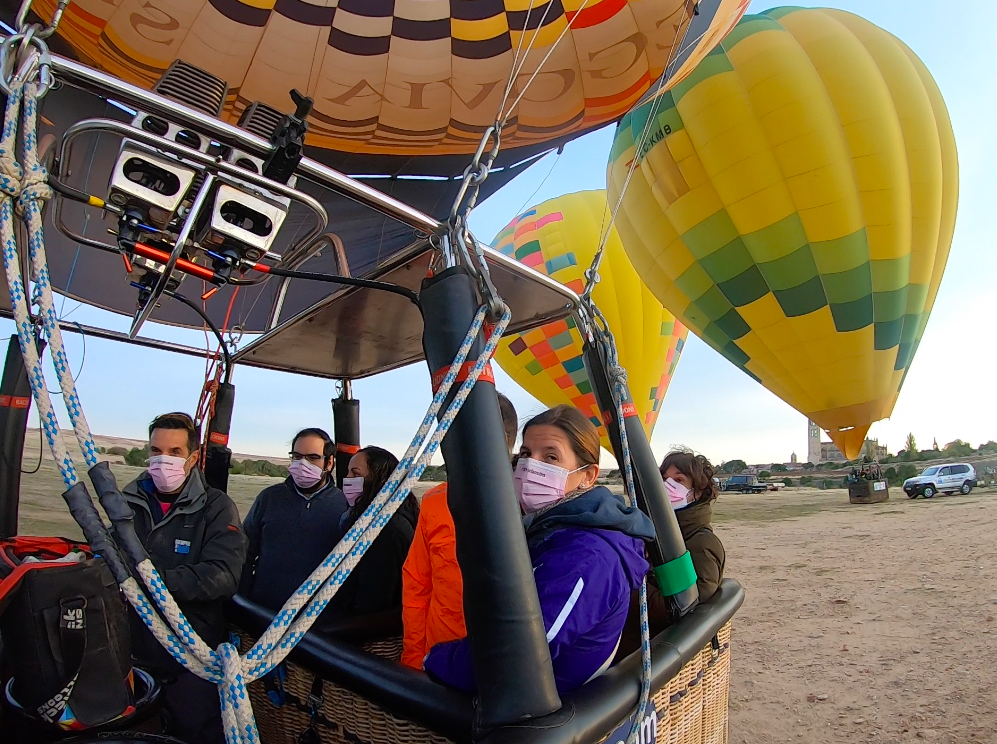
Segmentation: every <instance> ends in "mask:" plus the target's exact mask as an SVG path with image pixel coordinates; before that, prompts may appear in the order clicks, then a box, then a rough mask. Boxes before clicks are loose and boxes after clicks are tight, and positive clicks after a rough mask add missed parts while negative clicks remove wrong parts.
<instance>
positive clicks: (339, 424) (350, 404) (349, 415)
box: [332, 381, 360, 488]
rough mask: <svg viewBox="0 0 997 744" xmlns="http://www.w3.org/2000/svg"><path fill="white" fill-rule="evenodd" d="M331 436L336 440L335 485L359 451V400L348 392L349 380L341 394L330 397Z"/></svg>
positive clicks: (341, 485) (341, 481) (340, 482)
mask: <svg viewBox="0 0 997 744" xmlns="http://www.w3.org/2000/svg"><path fill="white" fill-rule="evenodd" d="M332 427H333V428H332V438H333V439H335V440H336V485H337V486H339V487H340V488H342V487H343V478H345V477H346V476H347V474H348V473H349V472H350V460H351V459H352V458H353V455H355V454H356V453H357V452H359V451H360V401H359V400H357V399H356V398H354V397H353V396H352V394H351V392H350V384H349V381H346V382H345V383H343V394H342V395H340V396H339V397H338V398H333V399H332Z"/></svg>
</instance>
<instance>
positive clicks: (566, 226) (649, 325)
mask: <svg viewBox="0 0 997 744" xmlns="http://www.w3.org/2000/svg"><path fill="white" fill-rule="evenodd" d="M608 216H609V210H608V209H607V205H606V192H605V191H581V192H578V193H576V194H567V195H565V196H560V197H558V198H556V199H551V200H550V201H546V202H544V203H543V204H540V205H539V206H537V207H534V208H532V209H528V210H527V211H525V212H523V213H522V214H521V215H519V216H518V217H516V219H514V220H513V221H512V222H510V223H509V225H508V226H507V227H506V228H505V229H504V230H502V232H500V233H499V234H498V235H497V236H496V237H495V240H494V241H493V242H492V247H493V248H495V249H496V250H499V251H501V252H503V253H505V254H506V255H509V256H514V257H515V258H516V259H518V260H519V261H521V262H523V263H524V264H526V265H527V266H530V267H531V268H533V269H536V270H537V271H540V272H542V273H544V274H546V275H547V276H550V277H551V278H553V279H556V280H557V281H559V282H561V283H562V284H564V285H565V286H567V287H569V288H571V289H573V290H575V291H576V292H579V293H580V292H581V291H582V289H583V285H584V272H585V270H586V269H588V267H589V266H590V265H591V263H592V258H593V257H594V256H595V252H596V249H598V247H599V238H600V235H601V234H602V231H603V230H604V227H605V225H606V224H607V223H608ZM599 274H600V277H601V281H600V282H599V284H598V285H596V288H595V290H594V291H593V299H595V302H596V304H597V305H598V306H599V308H601V310H602V312H603V314H604V315H605V316H606V320H607V321H608V323H609V327H610V330H611V331H612V332H613V335H614V336H615V338H616V343H617V346H618V349H619V353H620V361H621V363H622V365H623V366H624V367H625V368H626V370H627V381H628V384H629V387H630V393H631V395H632V397H633V401H634V405H635V406H636V407H637V412H638V414H639V415H640V418H641V421H642V422H643V424H644V431H646V432H647V435H648V436H650V435H651V430H652V429H654V424H655V422H656V421H657V419H658V414H659V413H660V412H661V402H662V399H663V398H664V397H665V391H666V390H667V389H668V383H669V382H670V381H671V379H672V374H673V373H674V372H675V365H676V364H678V360H679V355H680V354H681V353H682V347H683V346H684V345H685V338H686V335H687V333H688V331H687V330H686V328H685V326H683V325H682V324H681V323H680V322H678V321H677V320H675V316H673V315H672V314H671V313H670V312H668V311H667V310H665V309H664V308H663V307H662V306H661V302H659V301H658V300H657V299H656V298H655V297H654V295H653V294H652V293H651V292H650V290H648V289H647V287H645V286H644V285H643V284H642V283H641V281H640V277H639V276H638V275H637V272H636V271H635V270H634V267H633V266H632V265H631V263H630V261H629V259H628V258H627V255H626V253H625V252H624V250H623V246H622V245H621V244H620V238H619V236H618V235H617V233H616V231H615V230H611V231H610V234H609V239H608V241H607V243H606V252H605V255H604V258H603V261H602V266H601V267H600V269H599ZM495 358H496V359H497V360H498V363H499V365H500V366H501V367H502V369H504V370H505V371H506V372H507V373H508V374H509V376H510V377H512V379H513V380H515V381H516V382H517V383H518V384H519V385H520V386H522V387H523V388H524V389H525V390H526V391H527V392H529V393H530V394H531V395H533V396H534V397H536V398H537V399H539V400H540V401H541V402H543V403H544V405H548V406H555V405H559V404H561V403H568V404H571V405H573V406H575V407H576V408H578V409H579V410H580V411H582V412H583V413H584V414H585V415H586V416H588V417H589V418H590V419H591V420H592V423H594V424H595V425H596V426H598V427H599V433H600V435H601V437H602V445H603V447H605V448H606V449H607V450H609V451H612V449H611V447H610V443H609V438H608V436H607V434H606V430H605V428H604V427H603V424H602V418H601V416H600V414H599V408H598V406H597V405H596V400H595V395H594V393H593V392H592V387H591V385H590V383H589V379H588V375H587V374H586V372H585V367H584V365H583V363H582V338H581V334H580V333H579V332H578V329H577V328H576V327H575V323H574V321H573V320H572V319H570V318H569V319H567V320H562V321H557V322H555V323H550V324H548V325H545V326H543V327H541V328H537V329H534V330H532V331H528V332H526V333H523V334H516V335H512V336H508V337H506V338H505V339H503V340H502V342H501V344H500V346H499V349H498V351H497V352H496V354H495Z"/></svg>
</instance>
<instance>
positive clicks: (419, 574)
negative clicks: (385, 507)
mask: <svg viewBox="0 0 997 744" xmlns="http://www.w3.org/2000/svg"><path fill="white" fill-rule="evenodd" d="M498 399H499V409H500V410H501V412H502V425H503V427H504V428H505V440H506V444H507V445H508V446H509V456H510V458H511V457H512V452H513V450H514V449H515V447H516V430H517V428H518V424H519V422H518V420H517V418H516V409H515V407H514V406H513V405H512V401H510V400H509V399H508V398H506V397H505V396H504V395H502V394H501V393H499V394H498ZM402 624H403V626H404V628H405V636H404V639H403V646H402V664H405V665H406V666H410V667H412V668H413V669H419V670H421V669H422V661H423V659H425V658H426V654H428V653H429V649H431V648H432V647H433V646H435V645H436V644H438V643H446V642H447V641H454V640H457V639H458V638H463V637H464V636H466V635H467V628H466V627H465V625H464V582H463V580H462V578H461V574H460V566H459V565H457V543H456V538H455V537H454V524H453V517H452V516H450V508H449V507H448V506H447V484H446V483H441V484H440V485H438V486H436V487H434V488H432V489H430V490H429V491H427V492H426V495H425V496H424V497H423V499H422V508H421V510H420V512H419V521H418V523H417V524H416V527H415V536H414V537H413V539H412V547H411V548H409V553H408V557H407V558H406V559H405V564H404V566H403V567H402Z"/></svg>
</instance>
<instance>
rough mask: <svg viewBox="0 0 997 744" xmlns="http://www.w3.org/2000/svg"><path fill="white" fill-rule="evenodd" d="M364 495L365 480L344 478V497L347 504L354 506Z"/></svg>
mask: <svg viewBox="0 0 997 744" xmlns="http://www.w3.org/2000/svg"><path fill="white" fill-rule="evenodd" d="M362 493H363V478H343V496H345V497H346V503H347V504H349V505H350V506H353V505H354V504H355V503H357V500H359V498H360V494H362Z"/></svg>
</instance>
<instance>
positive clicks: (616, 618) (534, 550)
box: [424, 486, 654, 692]
mask: <svg viewBox="0 0 997 744" xmlns="http://www.w3.org/2000/svg"><path fill="white" fill-rule="evenodd" d="M524 524H525V526H526V537H527V542H528V544H529V547H530V558H531V561H532V563H533V578H534V580H535V581H536V584H537V594H538V595H539V597H540V609H541V611H542V613H543V620H544V628H545V629H546V631H547V642H548V644H550V656H551V660H552V661H553V663H554V679H555V680H556V682H557V689H558V691H559V692H568V691H570V690H573V689H575V688H576V687H580V686H581V685H583V684H585V683H586V682H587V681H588V680H589V679H591V678H592V677H593V676H596V675H597V674H599V673H602V672H603V671H605V669H606V668H608V667H609V664H610V662H611V661H612V659H613V657H614V656H615V654H616V648H617V645H618V644H619V641H620V634H621V633H622V632H623V625H624V623H625V621H626V619H627V610H628V608H629V605H630V594H631V592H632V591H633V590H634V589H637V588H639V587H640V584H641V581H642V580H643V578H644V576H645V574H646V573H647V571H648V569H649V566H648V563H647V561H646V560H645V559H644V546H643V542H642V541H649V540H651V539H653V537H654V527H653V526H652V524H651V520H650V519H648V518H647V516H645V515H644V514H643V512H641V511H640V510H639V509H637V508H634V507H630V508H628V507H627V506H625V505H624V503H623V501H622V499H620V498H619V497H617V496H615V495H613V494H612V493H611V492H610V491H609V489H607V488H604V487H602V486H599V487H597V488H594V489H592V490H591V491H588V492H587V493H585V494H583V495H582V496H579V497H577V498H575V499H571V500H569V501H565V502H562V503H560V504H558V505H556V506H554V507H553V508H551V509H550V510H548V511H546V512H544V513H542V514H539V515H530V516H528V517H526V519H525V520H524ZM424 666H425V669H426V671H427V672H429V673H431V674H432V675H433V676H435V677H437V678H438V679H440V680H441V681H443V682H446V683H447V684H450V685H453V686H455V687H459V688H460V689H462V690H466V691H468V692H474V691H476V687H477V685H476V683H475V677H474V668H473V666H472V661H471V645H470V643H469V642H468V639H467V638H462V639H461V640H459V641H451V642H449V643H441V644H439V645H438V646H434V647H433V648H432V649H431V650H430V652H429V655H428V656H427V657H426V661H425V663H424Z"/></svg>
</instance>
